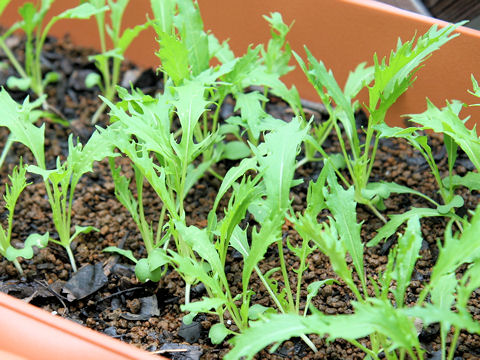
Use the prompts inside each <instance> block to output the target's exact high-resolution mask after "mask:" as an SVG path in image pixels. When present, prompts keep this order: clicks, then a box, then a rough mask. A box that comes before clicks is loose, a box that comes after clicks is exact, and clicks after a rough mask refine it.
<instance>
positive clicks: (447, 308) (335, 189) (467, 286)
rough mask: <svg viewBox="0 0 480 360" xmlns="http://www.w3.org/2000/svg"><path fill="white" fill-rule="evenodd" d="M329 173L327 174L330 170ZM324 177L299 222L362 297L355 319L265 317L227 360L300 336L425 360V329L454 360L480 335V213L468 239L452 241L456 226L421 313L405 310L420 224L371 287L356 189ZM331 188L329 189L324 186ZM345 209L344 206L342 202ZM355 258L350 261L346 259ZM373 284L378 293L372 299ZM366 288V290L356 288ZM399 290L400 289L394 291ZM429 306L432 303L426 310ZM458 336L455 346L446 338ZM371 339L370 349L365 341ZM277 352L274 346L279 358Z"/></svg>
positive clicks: (419, 305)
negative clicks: (325, 213) (475, 310)
mask: <svg viewBox="0 0 480 360" xmlns="http://www.w3.org/2000/svg"><path fill="white" fill-rule="evenodd" d="M325 169H326V170H325ZM324 171H325V172H326V174H325V173H324V176H321V177H319V180H318V181H317V183H314V184H313V185H311V187H310V190H309V195H310V197H309V200H310V201H313V200H315V201H314V202H313V203H310V201H309V203H308V207H307V210H306V211H305V213H304V214H302V215H297V218H296V220H295V229H296V230H297V231H298V233H299V234H300V235H301V236H302V238H303V239H304V240H306V239H311V240H312V241H313V242H314V243H315V244H316V245H317V246H318V247H319V249H320V250H321V251H322V252H323V253H325V254H326V255H327V256H328V257H329V259H330V262H331V265H332V268H333V270H334V271H335V273H336V274H337V275H338V277H339V278H340V279H341V280H342V281H343V282H344V283H345V284H346V285H347V286H348V288H349V289H350V290H351V291H352V293H353V294H354V295H355V297H356V300H355V301H353V302H352V305H353V308H354V312H353V314H350V315H333V316H332V315H325V314H323V313H321V312H319V311H318V310H315V309H313V308H311V311H312V315H308V316H305V317H304V316H299V315H297V314H293V313H292V314H271V313H270V314H265V316H264V317H263V318H262V319H261V320H259V321H256V322H252V323H251V327H250V328H249V329H247V330H245V331H244V332H243V333H242V334H240V335H236V336H235V337H234V338H233V339H232V340H231V343H232V344H233V345H234V348H233V350H232V351H231V352H229V353H228V354H227V356H226V357H225V358H226V359H240V358H243V359H251V358H253V355H254V354H256V353H257V352H258V351H260V350H261V349H262V348H264V347H266V346H268V345H270V344H272V343H277V344H278V342H281V341H284V340H287V339H289V338H290V337H293V336H302V335H303V336H305V335H306V334H316V335H319V336H321V337H324V336H325V337H327V340H329V341H331V340H335V339H344V340H346V341H348V342H350V343H351V344H353V345H354V346H355V347H358V348H359V349H360V350H362V351H364V353H365V355H366V358H368V359H380V358H386V359H392V360H393V359H405V358H407V356H408V358H411V359H423V356H424V350H423V349H422V348H421V346H420V342H419V339H418V334H419V331H420V330H419V329H418V327H419V325H420V326H421V325H422V324H423V326H427V325H429V324H432V323H440V327H441V342H442V359H449V360H451V359H453V357H454V353H455V349H456V343H457V341H458V338H459V334H460V331H461V330H466V331H469V332H472V333H478V332H479V331H480V324H479V323H478V321H475V320H474V319H473V318H472V315H471V314H470V313H469V311H468V306H467V303H468V300H469V298H470V296H471V294H472V292H473V291H474V290H475V289H477V288H478V287H479V286H480V283H479V282H478V274H477V273H478V269H479V267H478V261H479V260H478V259H479V255H480V247H479V244H480V243H479V241H478V236H477V235H476V234H477V233H478V231H479V226H480V207H478V208H477V210H476V212H475V214H474V215H473V217H472V219H471V221H470V222H467V221H466V220H461V221H462V225H463V228H464V232H463V233H462V235H458V234H455V235H452V231H451V222H450V224H449V226H448V228H447V231H446V233H445V240H444V243H443V245H442V244H439V247H440V253H439V257H438V260H437V262H436V264H435V266H434V267H433V270H432V275H431V277H430V281H429V282H428V283H427V284H425V287H424V289H423V291H422V292H421V294H420V297H419V299H418V300H417V302H416V304H415V305H413V306H412V305H408V306H407V305H406V303H405V295H406V293H407V288H408V286H409V284H410V282H411V278H412V274H413V270H414V266H415V263H416V261H417V259H418V258H419V251H420V248H421V245H422V241H423V239H422V232H421V229H420V222H419V217H418V216H417V215H415V214H412V215H411V216H410V219H409V220H408V224H407V227H406V230H405V232H404V234H401V235H399V237H398V243H397V245H396V246H395V247H394V248H393V249H392V250H390V253H389V256H388V262H387V265H386V268H385V271H384V272H383V273H382V274H379V276H378V280H375V279H374V278H373V277H370V278H368V279H367V277H366V275H365V273H364V270H363V255H362V254H363V250H362V249H363V245H362V243H361V239H360V226H359V225H360V224H357V223H356V219H355V206H356V204H355V202H354V189H353V187H350V188H349V189H347V190H345V189H343V188H342V187H341V186H339V185H338V183H337V181H336V179H335V173H334V169H333V167H332V166H331V165H329V164H328V162H327V163H326V167H325V168H324ZM325 178H327V180H328V187H326V188H325V187H324V186H323V185H322V183H323V182H324V179H325ZM339 196H340V197H341V199H342V200H341V201H338V197H339ZM324 208H328V209H329V210H330V212H331V213H332V215H333V216H332V217H330V219H329V223H318V222H317V219H316V217H317V215H318V213H319V211H321V210H322V209H324ZM347 254H348V256H347ZM348 258H351V261H352V262H353V268H354V269H355V272H356V275H357V277H358V278H359V281H355V280H354V277H353V274H352V270H351V268H350V266H349V265H348V262H347V259H348ZM463 264H470V265H469V267H468V270H467V271H466V272H465V273H464V274H463V276H462V277H461V278H460V279H457V277H456V276H455V272H456V271H457V270H458V268H459V267H460V266H462V265H463ZM367 281H370V282H371V284H372V285H373V289H374V293H373V294H370V293H367V292H366V287H365V285H364V284H365V283H366V282H367ZM357 282H359V284H357ZM393 285H394V286H393ZM427 299H430V300H429V301H428V302H427ZM451 328H453V337H452V342H451V343H450V346H449V347H448V346H447V341H446V339H447V334H448V333H449V332H450V329H451ZM365 337H369V338H370V342H369V345H368V346H367V345H366V344H365V342H363V341H361V339H362V338H365ZM277 346H278V345H274V346H273V347H272V350H274V349H276V348H277Z"/></svg>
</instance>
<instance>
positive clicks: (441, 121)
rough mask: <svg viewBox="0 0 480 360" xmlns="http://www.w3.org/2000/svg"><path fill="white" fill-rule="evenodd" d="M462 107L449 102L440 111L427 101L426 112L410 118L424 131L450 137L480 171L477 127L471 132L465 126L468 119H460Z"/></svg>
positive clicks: (460, 104) (456, 102)
mask: <svg viewBox="0 0 480 360" xmlns="http://www.w3.org/2000/svg"><path fill="white" fill-rule="evenodd" d="M462 106H463V104H462V103H461V102H459V101H453V102H451V103H449V102H447V106H446V107H444V108H443V109H441V110H440V109H439V108H437V107H436V106H435V105H433V104H432V103H431V102H430V101H429V100H428V99H427V110H426V111H425V112H423V113H421V114H413V115H409V116H411V121H413V122H416V123H419V124H420V125H422V129H431V130H433V131H435V132H439V133H443V134H447V135H448V136H450V137H451V138H452V140H453V141H455V143H456V144H458V146H460V147H461V148H462V150H463V151H464V152H465V153H466V154H467V155H468V157H469V159H470V160H471V161H472V163H473V165H475V167H476V168H477V170H480V138H479V137H478V135H477V131H476V128H475V127H474V128H473V129H472V130H469V129H468V128H467V127H466V126H465V122H466V121H467V120H468V118H466V119H464V120H462V119H460V117H459V113H460V110H461V109H462ZM447 141H448V140H447Z"/></svg>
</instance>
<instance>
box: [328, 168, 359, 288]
mask: <svg viewBox="0 0 480 360" xmlns="http://www.w3.org/2000/svg"><path fill="white" fill-rule="evenodd" d="M326 166H328V167H330V169H329V171H328V172H327V179H328V186H329V188H330V191H329V192H326V190H324V193H325V199H326V204H327V207H328V208H329V210H330V211H331V212H332V215H333V217H334V218H335V226H336V228H337V231H338V233H339V234H340V239H341V240H342V242H343V244H344V245H345V247H346V249H347V250H348V253H349V254H350V256H351V257H352V260H353V265H354V266H355V269H356V271H357V274H358V277H359V278H360V280H361V282H362V284H363V285H365V283H366V279H365V273H364V268H363V243H362V239H361V237H360V230H361V225H360V224H359V223H357V212H356V206H357V203H356V202H355V200H354V198H355V190H354V188H353V186H351V187H350V188H349V189H347V190H344V189H343V187H342V186H340V185H339V184H338V182H337V179H336V175H335V173H334V171H333V169H332V168H331V166H330V165H329V164H328V163H327V164H326Z"/></svg>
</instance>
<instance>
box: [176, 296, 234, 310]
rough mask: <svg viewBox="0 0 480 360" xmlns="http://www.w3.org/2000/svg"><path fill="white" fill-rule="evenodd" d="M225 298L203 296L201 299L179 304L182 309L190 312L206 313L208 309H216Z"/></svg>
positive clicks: (221, 304)
mask: <svg viewBox="0 0 480 360" xmlns="http://www.w3.org/2000/svg"><path fill="white" fill-rule="evenodd" d="M224 304H225V300H223V299H219V298H211V297H205V296H204V297H203V298H202V300H199V301H195V302H190V303H188V304H184V305H180V309H181V310H182V311H189V312H192V313H196V314H198V313H201V312H204V313H208V312H210V310H212V309H213V310H216V309H217V308H219V307H221V306H223V305H224Z"/></svg>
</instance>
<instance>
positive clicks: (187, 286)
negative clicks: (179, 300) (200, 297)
mask: <svg viewBox="0 0 480 360" xmlns="http://www.w3.org/2000/svg"><path fill="white" fill-rule="evenodd" d="M191 286H192V285H191V284H190V283H189V282H187V281H185V305H188V304H190V287H191Z"/></svg>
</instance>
